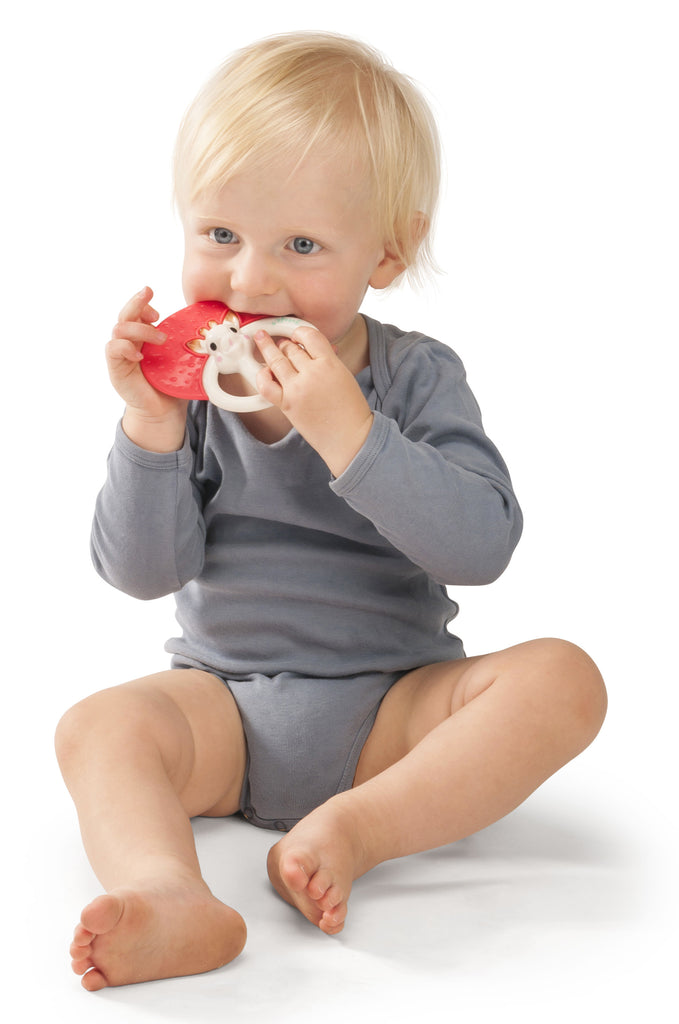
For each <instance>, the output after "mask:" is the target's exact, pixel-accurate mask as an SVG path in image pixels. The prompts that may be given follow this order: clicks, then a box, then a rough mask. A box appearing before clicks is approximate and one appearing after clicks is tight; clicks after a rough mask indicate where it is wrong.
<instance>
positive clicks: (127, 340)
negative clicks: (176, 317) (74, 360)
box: [106, 288, 187, 451]
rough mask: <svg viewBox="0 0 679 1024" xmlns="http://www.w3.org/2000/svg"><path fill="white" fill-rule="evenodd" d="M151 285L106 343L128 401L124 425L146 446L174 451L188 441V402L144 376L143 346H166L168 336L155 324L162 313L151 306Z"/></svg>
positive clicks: (113, 376)
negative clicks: (163, 392)
mask: <svg viewBox="0 0 679 1024" xmlns="http://www.w3.org/2000/svg"><path fill="white" fill-rule="evenodd" d="M152 298H153V292H152V291H151V289H150V288H142V290H141V291H140V292H138V293H137V294H136V295H134V296H133V297H132V298H131V299H130V300H129V302H127V303H126V304H125V305H124V306H123V308H122V309H121V311H120V315H119V317H118V322H117V324H116V325H115V327H114V328H113V336H112V338H111V340H110V341H109V343H108V344H107V346H106V362H107V365H108V372H109V376H110V378H111V383H112V384H113V387H114V388H115V389H116V391H117V392H118V394H119V395H120V397H121V398H122V399H124V401H125V403H126V409H125V416H124V418H123V427H124V430H125V433H126V434H127V435H128V437H129V438H130V439H131V440H132V441H135V443H136V444H138V445H139V446H140V447H142V448H149V449H150V450H152V451H174V450H175V449H177V448H180V447H181V445H182V443H183V440H184V431H185V427H186V408H187V403H186V402H185V401H182V400H181V399H179V398H171V397H170V396H169V395H164V394H161V392H160V391H156V389H155V388H154V387H152V386H151V384H149V382H148V381H147V380H146V378H145V377H144V374H143V373H142V372H141V367H140V365H139V364H140V363H141V361H142V359H143V355H142V352H141V347H142V345H144V344H146V343H149V344H151V345H162V344H163V342H164V341H165V335H164V334H161V332H160V331H158V329H157V328H156V327H154V326H153V323H154V321H155V320H157V319H158V315H159V314H158V313H157V312H156V310H155V309H153V307H152V306H150V305H149V303H150V301H151V299H152Z"/></svg>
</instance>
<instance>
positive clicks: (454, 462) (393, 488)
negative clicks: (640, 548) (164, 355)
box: [92, 317, 522, 829]
mask: <svg viewBox="0 0 679 1024" xmlns="http://www.w3.org/2000/svg"><path fill="white" fill-rule="evenodd" d="M366 323H367V325H368V333H369V343H370V367H369V368H367V369H365V370H363V371H362V372H361V373H360V374H359V376H358V378H357V379H358V382H359V384H360V386H361V389H362V391H363V393H364V395H365V396H366V398H367V400H368V403H369V405H370V407H371V409H372V410H373V412H374V422H373V426H372V429H371V432H370V435H369V437H368V439H367V440H366V442H365V444H364V446H363V447H362V449H361V451H360V452H359V453H358V454H357V455H356V457H355V458H354V460H353V461H352V463H351V465H350V466H349V467H348V468H347V469H346V470H345V472H344V473H343V474H342V475H341V476H340V477H338V478H333V477H332V475H331V474H330V471H329V470H328V468H327V466H326V465H325V463H324V462H323V460H322V459H321V458H320V456H319V455H318V454H317V453H316V452H315V451H314V450H313V449H312V448H311V447H310V446H309V445H308V444H307V443H306V441H304V439H303V438H302V437H301V436H300V435H299V434H298V433H297V431H296V430H294V429H293V430H291V431H290V433H289V434H288V435H287V436H286V437H284V438H283V439H282V440H280V441H278V442H276V443H275V444H271V445H266V444H264V443H262V442H260V441H258V440H256V439H255V438H254V437H253V436H252V435H251V434H250V433H249V431H248V430H247V429H246V427H245V426H244V424H243V422H242V421H241V419H240V417H239V416H238V415H236V414H235V413H230V412H224V411H222V410H220V409H218V408H217V407H216V406H214V405H212V404H211V403H207V402H195V403H191V406H190V412H189V419H188V427H187V435H186V440H185V443H184V446H183V448H182V449H181V450H180V451H178V452H172V453H168V454H157V453H152V452H147V451H144V450H142V449H140V448H138V447H137V446H136V445H134V444H133V443H132V442H131V441H130V440H129V439H128V438H127V437H126V436H125V434H124V433H123V431H122V428H120V427H119V428H118V432H117V436H116V441H115V445H114V447H113V449H112V451H111V454H110V456H109V463H108V477H107V480H106V483H105V485H104V487H103V489H102V491H101V493H100V495H99V497H98V500H97V507H96V513H95V519H94V525H93V531H92V552H93V559H94V562H95V565H96V567H97V570H98V571H99V572H100V573H101V575H102V576H103V577H104V578H105V579H106V580H108V581H109V582H110V583H111V584H112V585H113V586H116V587H118V588H119V589H121V590H124V591H125V592H127V593H129V594H132V595H133V596H136V597H138V598H142V599H150V598H154V597H159V596H161V595H164V594H168V593H174V594H175V595H176V604H177V619H178V622H179V626H180V628H181V634H180V635H179V636H177V637H175V638H173V639H171V640H170V641H168V643H167V645H166V649H167V650H168V651H169V652H170V653H171V654H172V656H173V658H172V664H173V666H174V667H198V668H202V669H205V670H207V671H210V672H212V673H214V674H216V675H218V676H220V677H221V678H222V679H223V680H224V681H225V683H226V684H227V685H228V686H229V688H230V689H231V691H232V693H233V695H234V697H235V699H236V701H237V703H238V707H239V710H240V713H241V717H242V720H243V726H244V729H245V734H246V738H247V742H248V754H249V770H248V776H247V780H246V784H245V787H244V791H243V795H242V801H241V808H242V810H243V813H244V814H245V815H246V817H248V818H249V819H250V820H251V821H253V822H254V823H255V824H258V825H262V826H264V827H269V828H280V829H285V828H289V827H291V825H292V824H294V823H295V821H297V820H299V818H300V817H303V816H304V814H306V813H308V812H309V811H310V810H311V809H312V808H313V807H315V806H317V805H318V804H319V803H321V802H323V800H325V799H327V798H328V797H329V796H332V795H333V793H336V792H340V791H341V790H342V789H346V788H347V787H349V786H351V783H352V779H353V774H354V771H355V767H356V764H357V761H358V757H359V755H360V751H361V747H362V744H363V742H364V741H365V738H366V737H367V735H368V732H369V731H370V728H371V726H372V724H373V722H374V719H375V716H376V714H377V710H378V708H379V704H380V701H381V700H382V698H383V697H384V694H385V693H386V692H387V690H388V689H389V687H390V686H391V685H393V683H394V682H395V681H396V680H397V679H398V678H399V677H400V676H401V675H403V674H404V673H405V672H407V671H409V670H410V669H413V668H415V667H417V666H420V665H424V664H429V663H433V662H440V661H445V660H449V659H453V658H459V657H463V656H464V652H463V649H462V644H461V642H460V640H459V639H458V638H457V637H456V636H454V635H453V634H452V633H451V632H450V631H449V630H448V625H449V623H450V621H451V620H452V619H453V618H454V617H455V615H456V614H457V605H456V604H455V603H454V602H453V601H452V600H451V599H450V598H449V597H448V594H447V592H446V584H458V585H469V584H483V583H489V582H491V581H492V580H493V579H495V578H496V577H497V576H499V575H500V573H501V572H502V571H503V570H504V568H505V567H506V565H507V563H508V561H509V559H510V557H511V554H512V551H513V549H514V547H515V545H516V543H517V541H518V539H519V536H520V533H521V527H522V518H521V512H520V510H519V507H518V504H517V501H516V498H515V497H514V494H513V491H512V488H511V483H510V479H509V475H508V472H507V469H506V466H505V464H504V462H503V461H502V459H501V457H500V455H499V453H498V451H497V449H496V448H495V447H494V446H493V444H492V443H491V442H490V441H489V440H488V438H487V437H486V435H485V433H484V431H483V427H482V424H481V416H480V413H479V409H478V406H477V404H476V401H475V400H474V397H473V395H472V394H471V392H470V390H469V388H468V386H467V384H466V380H465V374H464V369H463V366H462V364H461V362H460V360H459V359H458V357H457V356H456V355H455V354H454V353H453V352H452V351H451V350H450V349H449V348H448V347H447V346H445V345H443V344H441V343H439V342H436V341H433V340H432V339H430V338H427V337H425V336H423V335H421V334H419V333H415V332H413V333H403V332H402V331H399V330H398V329H397V328H395V327H391V326H386V325H383V324H379V323H377V322H376V321H374V320H371V319H369V318H367V317H366Z"/></svg>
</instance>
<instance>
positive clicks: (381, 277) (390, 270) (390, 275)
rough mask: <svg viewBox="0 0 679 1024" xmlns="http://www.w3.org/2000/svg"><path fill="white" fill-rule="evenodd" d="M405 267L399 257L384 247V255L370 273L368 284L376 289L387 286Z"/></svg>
mask: <svg viewBox="0 0 679 1024" xmlns="http://www.w3.org/2000/svg"><path fill="white" fill-rule="evenodd" d="M405 269H406V265H405V263H404V262H403V260H402V259H401V257H400V256H399V255H397V254H396V253H394V252H392V251H391V250H390V249H386V248H385V250H384V255H383V257H382V259H381V260H380V262H379V263H378V264H377V266H376V267H375V269H374V270H373V272H372V274H371V275H370V281H369V282H368V284H369V285H370V286H371V288H377V289H378V290H379V289H380V288H388V287H389V285H390V284H393V283H394V281H395V280H396V278H397V277H398V276H399V274H402V273H403V271H404V270H405Z"/></svg>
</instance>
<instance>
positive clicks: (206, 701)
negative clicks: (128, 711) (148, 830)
mask: <svg viewBox="0 0 679 1024" xmlns="http://www.w3.org/2000/svg"><path fill="white" fill-rule="evenodd" d="M129 685H134V684H129ZM138 685H141V686H151V687H155V688H157V690H158V691H159V693H161V694H162V695H163V696H164V697H165V698H166V699H167V700H169V701H170V702H171V705H173V706H174V708H176V712H174V716H175V723H176V724H180V726H181V727H183V731H184V740H185V742H184V745H183V751H182V753H183V757H184V765H183V768H184V771H183V778H184V779H185V782H184V785H183V787H181V788H180V787H178V789H179V793H180V797H181V799H182V803H183V804H184V806H185V808H186V810H187V812H188V813H189V814H190V815H191V816H195V815H204V816H206V817H222V816H224V815H227V814H235V813H236V811H237V810H238V808H239V801H240V794H241V790H242V787H243V779H244V776H245V770H246V764H247V746H246V741H245V733H244V731H243V724H242V721H241V716H240V713H239V711H238V706H237V704H236V701H235V700H234V698H233V695H232V694H231V691H230V690H229V688H228V686H226V684H225V683H224V682H223V681H222V680H221V679H219V678H218V677H217V676H214V675H212V674H211V673H210V672H205V671H202V670H200V669H193V668H187V669H170V670H168V671H167V672H160V673H157V674H156V675H154V676H149V677H146V678H145V679H142V680H139V681H138ZM177 715H178V716H179V717H178V718H177Z"/></svg>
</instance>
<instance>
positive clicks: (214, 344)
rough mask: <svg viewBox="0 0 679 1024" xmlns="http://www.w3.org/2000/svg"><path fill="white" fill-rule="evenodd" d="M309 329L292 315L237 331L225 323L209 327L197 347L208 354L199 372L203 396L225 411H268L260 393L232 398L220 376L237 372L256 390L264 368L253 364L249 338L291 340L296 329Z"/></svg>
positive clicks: (253, 359) (302, 321) (251, 340)
mask: <svg viewBox="0 0 679 1024" xmlns="http://www.w3.org/2000/svg"><path fill="white" fill-rule="evenodd" d="M311 326H313V325H312V324H310V323H307V321H306V320H298V319H297V317H294V316H273V317H264V318H263V319H261V320H253V322H252V323H250V324H246V325H245V326H244V327H243V326H241V327H240V329H237V328H236V327H234V326H232V325H230V324H229V323H228V322H224V323H222V324H213V326H212V327H211V328H210V329H209V331H206V332H205V334H204V343H203V344H202V345H201V347H202V348H203V350H204V351H205V352H206V353H207V355H208V359H207V360H206V361H205V367H204V369H203V388H204V389H205V394H206V395H207V396H208V398H209V399H210V401H211V402H212V403H213V404H214V405H217V406H219V408H220V409H226V410H227V411H229V412H256V411H257V410H258V409H268V408H269V406H270V405H271V402H267V400H266V399H265V398H262V396H261V395H260V394H256V395H232V394H231V393H230V392H228V391H224V389H223V388H222V387H220V384H219V378H220V376H221V375H223V374H229V373H240V375H241V377H243V378H244V379H245V380H246V381H247V382H248V383H249V384H250V385H251V386H252V387H253V388H255V390H256V389H257V374H258V372H259V371H260V370H261V369H262V366H263V365H264V364H263V363H259V362H257V360H256V359H255V357H254V355H253V351H254V341H253V338H254V335H255V334H256V332H257V331H260V330H264V331H266V332H267V333H268V334H271V335H274V336H276V337H283V338H291V337H292V335H293V333H294V332H295V331H296V330H297V328H298V327H311Z"/></svg>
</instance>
